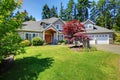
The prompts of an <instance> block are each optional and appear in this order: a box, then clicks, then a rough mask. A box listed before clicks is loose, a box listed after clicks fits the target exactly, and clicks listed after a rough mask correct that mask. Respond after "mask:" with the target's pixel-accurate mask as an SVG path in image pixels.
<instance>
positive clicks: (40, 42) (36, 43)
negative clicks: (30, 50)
mask: <svg viewBox="0 0 120 80" xmlns="http://www.w3.org/2000/svg"><path fill="white" fill-rule="evenodd" d="M31 42H32V45H33V46H40V45H43V43H44V41H43V40H42V39H41V38H40V37H34V38H33V39H32V41H31Z"/></svg>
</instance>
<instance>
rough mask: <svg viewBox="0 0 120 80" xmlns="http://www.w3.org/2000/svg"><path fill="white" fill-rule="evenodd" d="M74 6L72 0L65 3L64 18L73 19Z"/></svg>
mask: <svg viewBox="0 0 120 80" xmlns="http://www.w3.org/2000/svg"><path fill="white" fill-rule="evenodd" d="M74 8H75V3H74V1H73V0H69V1H68V4H67V9H66V10H65V11H66V19H67V20H71V19H74Z"/></svg>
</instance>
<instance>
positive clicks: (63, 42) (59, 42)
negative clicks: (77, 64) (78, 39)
mask: <svg viewBox="0 0 120 80" xmlns="http://www.w3.org/2000/svg"><path fill="white" fill-rule="evenodd" d="M65 43H66V40H64V39H63V40H60V41H58V45H59V44H65Z"/></svg>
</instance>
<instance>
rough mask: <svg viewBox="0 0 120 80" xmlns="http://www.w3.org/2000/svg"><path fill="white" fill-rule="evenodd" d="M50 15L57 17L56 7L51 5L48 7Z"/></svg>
mask: <svg viewBox="0 0 120 80" xmlns="http://www.w3.org/2000/svg"><path fill="white" fill-rule="evenodd" d="M50 17H58V14H57V7H54V6H53V7H52V8H51V9H50Z"/></svg>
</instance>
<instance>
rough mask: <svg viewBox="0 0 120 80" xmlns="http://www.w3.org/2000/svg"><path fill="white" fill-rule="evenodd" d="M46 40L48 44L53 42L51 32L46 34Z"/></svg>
mask: <svg viewBox="0 0 120 80" xmlns="http://www.w3.org/2000/svg"><path fill="white" fill-rule="evenodd" d="M45 41H46V43H47V44H49V43H51V34H45Z"/></svg>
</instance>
